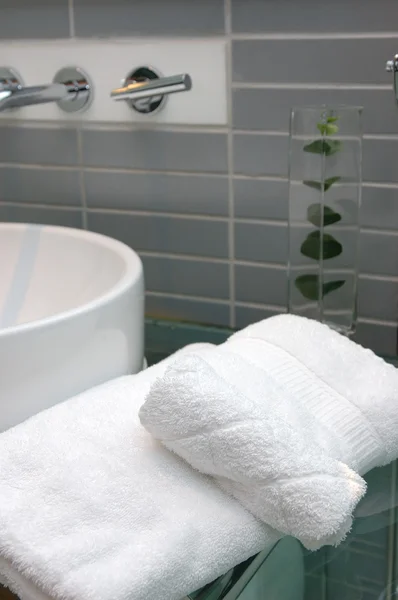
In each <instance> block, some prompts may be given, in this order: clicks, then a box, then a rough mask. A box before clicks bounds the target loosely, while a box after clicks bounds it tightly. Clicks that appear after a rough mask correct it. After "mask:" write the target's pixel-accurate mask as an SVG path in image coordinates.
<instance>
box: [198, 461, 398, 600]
mask: <svg viewBox="0 0 398 600" xmlns="http://www.w3.org/2000/svg"><path fill="white" fill-rule="evenodd" d="M365 479H366V481H367V484H368V491H367V493H366V496H365V497H364V498H363V500H362V501H361V502H360V504H359V505H358V507H357V510H356V513H355V519H354V523H353V527H352V530H351V532H350V534H349V535H348V536H347V538H346V539H345V541H344V542H342V543H341V544H340V545H339V546H337V547H332V546H327V547H324V548H321V549H320V550H318V551H317V552H309V551H308V550H306V549H305V548H303V547H302V546H301V544H300V543H299V542H298V541H297V540H294V539H293V538H289V537H285V538H282V539H281V540H280V541H279V542H278V543H277V544H276V545H275V546H274V547H273V548H271V549H270V550H268V551H264V552H262V553H260V554H258V555H257V556H255V557H254V558H252V559H249V560H248V561H246V562H244V563H242V564H241V565H239V566H237V567H235V568H234V569H231V571H229V572H228V573H227V574H226V575H224V576H223V577H220V578H219V579H217V580H216V581H214V582H213V583H212V584H210V585H208V586H206V587H205V588H203V589H202V590H200V591H198V592H195V593H193V594H191V595H189V597H188V598H189V599H190V600H222V599H225V600H237V599H238V598H239V600H395V599H396V598H398V580H397V568H398V552H397V551H398V546H397V544H398V538H397V526H396V522H397V517H398V513H397V508H396V504H398V485H397V462H395V463H393V464H391V465H388V466H386V467H382V468H379V469H374V470H373V471H371V472H370V473H368V474H367V475H366V476H365Z"/></svg>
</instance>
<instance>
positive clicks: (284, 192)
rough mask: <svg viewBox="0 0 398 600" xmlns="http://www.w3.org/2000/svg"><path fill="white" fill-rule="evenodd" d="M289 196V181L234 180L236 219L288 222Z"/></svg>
mask: <svg viewBox="0 0 398 600" xmlns="http://www.w3.org/2000/svg"><path fill="white" fill-rule="evenodd" d="M288 195H289V190H288V183H287V181H282V180H280V181H268V180H266V179H249V178H247V179H234V204H235V217H243V218H248V219H272V220H274V219H276V220H286V219H287V218H288Z"/></svg>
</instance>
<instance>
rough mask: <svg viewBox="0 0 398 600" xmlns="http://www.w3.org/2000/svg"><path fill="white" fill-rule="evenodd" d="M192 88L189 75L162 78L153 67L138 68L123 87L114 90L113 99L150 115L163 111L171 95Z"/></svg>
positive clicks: (128, 76) (124, 82) (128, 77)
mask: <svg viewBox="0 0 398 600" xmlns="http://www.w3.org/2000/svg"><path fill="white" fill-rule="evenodd" d="M191 88H192V80H191V77H190V76H189V75H188V74H187V73H184V74H182V75H171V76H170V77H162V76H161V75H160V73H159V72H158V71H156V70H155V69H154V68H152V67H138V68H136V69H133V70H132V71H131V72H130V73H128V75H127V77H126V78H125V80H124V81H123V85H122V87H120V88H116V89H114V90H112V92H111V98H113V99H114V100H126V101H127V102H129V104H130V106H131V108H133V109H134V110H136V111H137V112H139V113H143V114H148V113H153V112H155V111H159V110H161V109H162V108H163V107H164V105H165V103H166V99H167V96H168V95H169V94H175V93H177V92H186V91H188V90H190V89H191Z"/></svg>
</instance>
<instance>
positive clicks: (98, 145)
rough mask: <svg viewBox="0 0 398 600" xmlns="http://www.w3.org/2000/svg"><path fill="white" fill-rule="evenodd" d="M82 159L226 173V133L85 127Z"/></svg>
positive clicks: (109, 164)
mask: <svg viewBox="0 0 398 600" xmlns="http://www.w3.org/2000/svg"><path fill="white" fill-rule="evenodd" d="M83 162H84V164H85V165H86V166H92V167H119V168H124V169H143V170H159V171H194V172H195V171H196V172H209V173H226V171H227V136H226V134H221V133H185V132H184V133H180V132H175V131H174V132H172V131H159V130H156V129H152V130H148V129H146V130H145V129H138V130H137V129H136V130H132V131H92V130H88V131H84V132H83Z"/></svg>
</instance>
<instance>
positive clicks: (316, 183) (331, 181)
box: [303, 175, 341, 192]
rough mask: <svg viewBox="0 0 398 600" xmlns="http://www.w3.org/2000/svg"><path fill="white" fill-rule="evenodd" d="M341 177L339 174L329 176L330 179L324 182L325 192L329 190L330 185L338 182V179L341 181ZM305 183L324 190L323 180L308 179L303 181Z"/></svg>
mask: <svg viewBox="0 0 398 600" xmlns="http://www.w3.org/2000/svg"><path fill="white" fill-rule="evenodd" d="M340 179H341V177H339V176H338V175H337V176H335V177H329V178H328V179H325V181H324V183H323V190H324V191H325V192H327V191H328V189H329V188H330V187H332V185H333V184H334V183H336V181H340ZM303 183H304V185H307V186H308V187H310V188H314V189H315V190H322V182H321V181H313V180H312V179H308V180H305V181H303Z"/></svg>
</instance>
